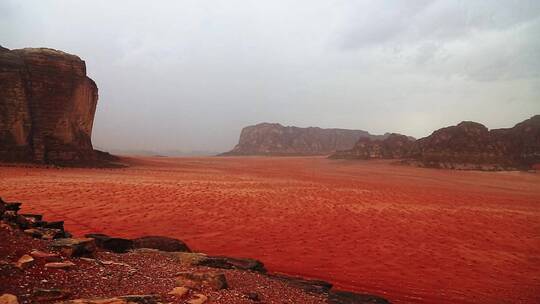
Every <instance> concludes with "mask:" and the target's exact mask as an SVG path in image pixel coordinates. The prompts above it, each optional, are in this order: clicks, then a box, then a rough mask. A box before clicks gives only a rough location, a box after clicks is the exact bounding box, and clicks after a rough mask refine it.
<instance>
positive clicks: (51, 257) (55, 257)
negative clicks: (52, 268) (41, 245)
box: [30, 250, 62, 262]
mask: <svg viewBox="0 0 540 304" xmlns="http://www.w3.org/2000/svg"><path fill="white" fill-rule="evenodd" d="M30 255H31V256H32V257H33V258H35V259H44V260H45V261H47V262H58V261H60V260H61V259H62V258H61V257H60V255H59V254H58V253H49V252H43V251H39V250H32V252H30Z"/></svg>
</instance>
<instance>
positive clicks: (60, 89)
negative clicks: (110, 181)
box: [0, 48, 98, 163]
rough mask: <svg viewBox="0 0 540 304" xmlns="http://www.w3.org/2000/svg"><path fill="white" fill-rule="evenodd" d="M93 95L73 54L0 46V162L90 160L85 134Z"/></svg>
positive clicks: (88, 131) (89, 124)
mask: <svg viewBox="0 0 540 304" xmlns="http://www.w3.org/2000/svg"><path fill="white" fill-rule="evenodd" d="M97 99H98V89H97V86H96V84H95V83H94V81H93V80H92V79H90V78H88V77H87V76H86V66H85V63H84V61H83V60H81V59H80V58H79V57H77V56H75V55H70V54H67V53H64V52H61V51H56V50H52V49H44V48H38V49H31V48H30V49H19V50H11V51H10V50H8V49H4V48H0V160H3V161H35V162H47V163H56V162H78V161H87V160H92V159H94V158H95V155H94V151H93V149H92V142H91V139H90V138H91V134H92V125H93V121H94V114H95V111H96V105H97Z"/></svg>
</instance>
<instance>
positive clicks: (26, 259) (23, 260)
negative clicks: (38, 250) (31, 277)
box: [15, 254, 34, 269]
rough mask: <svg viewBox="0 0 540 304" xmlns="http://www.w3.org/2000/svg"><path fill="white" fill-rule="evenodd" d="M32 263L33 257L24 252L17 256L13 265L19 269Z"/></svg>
mask: <svg viewBox="0 0 540 304" xmlns="http://www.w3.org/2000/svg"><path fill="white" fill-rule="evenodd" d="M33 263H34V258H33V257H32V256H30V255H28V254H25V255H23V256H22V257H20V258H19V260H18V261H17V263H15V266H16V267H17V268H20V269H26V268H28V267H29V266H30V265H32V264H33Z"/></svg>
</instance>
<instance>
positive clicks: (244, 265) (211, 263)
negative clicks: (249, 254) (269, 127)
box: [198, 256, 266, 273]
mask: <svg viewBox="0 0 540 304" xmlns="http://www.w3.org/2000/svg"><path fill="white" fill-rule="evenodd" d="M198 265H200V266H207V267H213V268H223V269H241V270H251V271H256V272H262V273H266V268H265V267H264V264H263V263H262V262H261V261H258V260H255V259H247V258H231V257H226V256H207V257H205V258H204V259H201V260H200V261H199V262H198Z"/></svg>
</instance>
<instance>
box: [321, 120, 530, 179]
mask: <svg viewBox="0 0 540 304" xmlns="http://www.w3.org/2000/svg"><path fill="white" fill-rule="evenodd" d="M331 158H348V159H355V158H356V159H407V160H409V161H411V162H414V163H417V164H419V165H422V166H427V167H442V168H454V169H485V170H502V169H510V168H530V167H531V166H534V165H535V164H539V163H540V115H535V116H533V117H531V118H530V119H527V120H525V121H523V122H520V123H518V124H516V125H515V126H514V127H512V128H504V129H492V130H489V129H488V128H487V127H486V126H484V125H482V124H479V123H476V122H472V121H464V122H461V123H459V124H458V125H456V126H450V127H446V128H442V129H439V130H436V131H434V132H433V133H432V134H431V135H429V136H427V137H424V138H421V139H418V140H416V141H411V140H407V139H406V138H405V137H404V136H403V135H398V134H392V135H390V136H388V137H387V138H385V139H382V140H372V139H361V140H359V141H358V142H357V143H356V145H355V146H354V147H353V148H352V149H349V150H343V151H338V152H336V153H334V154H333V155H331Z"/></svg>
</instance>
